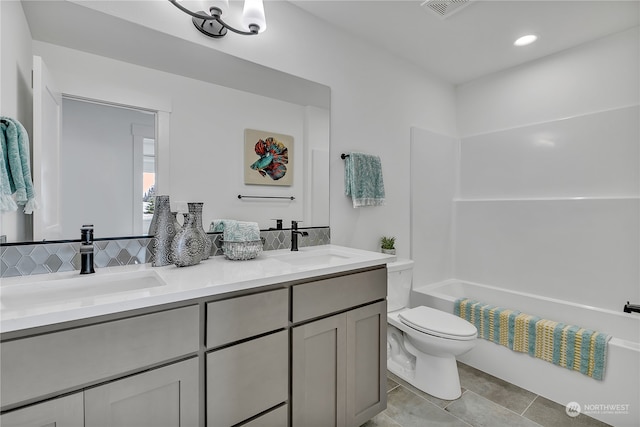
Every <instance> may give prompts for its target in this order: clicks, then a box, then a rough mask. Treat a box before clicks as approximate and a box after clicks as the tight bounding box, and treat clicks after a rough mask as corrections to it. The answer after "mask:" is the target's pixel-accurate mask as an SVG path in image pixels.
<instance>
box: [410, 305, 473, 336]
mask: <svg viewBox="0 0 640 427" xmlns="http://www.w3.org/2000/svg"><path fill="white" fill-rule="evenodd" d="M398 317H399V318H400V321H401V322H402V323H404V324H405V325H407V326H409V327H411V328H413V329H416V330H418V331H420V332H424V333H425V334H429V335H435V336H437V337H442V338H449V339H456V340H471V339H474V338H476V336H477V332H478V330H477V329H476V327H475V326H473V324H471V323H469V322H467V321H466V320H464V319H462V318H460V317H458V316H455V315H453V314H451V313H447V312H445V311H441V310H436V309H435V308H430V307H424V306H420V307H416V308H412V309H410V310H406V311H403V312H402V313H400V314H399V315H398Z"/></svg>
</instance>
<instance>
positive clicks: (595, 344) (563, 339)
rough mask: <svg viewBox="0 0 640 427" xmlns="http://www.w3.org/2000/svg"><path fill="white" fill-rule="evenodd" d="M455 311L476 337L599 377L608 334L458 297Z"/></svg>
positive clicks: (609, 336)
mask: <svg viewBox="0 0 640 427" xmlns="http://www.w3.org/2000/svg"><path fill="white" fill-rule="evenodd" d="M453 312H454V314H455V315H456V316H459V317H462V318H463V319H466V320H467V321H469V322H471V323H473V324H474V325H475V326H476V328H478V337H480V338H484V339H487V340H490V341H493V342H495V343H497V344H501V345H503V346H505V347H508V348H510V349H511V350H514V351H519V352H522V353H528V354H529V355H530V356H533V357H536V358H538V359H542V360H545V361H547V362H550V363H553V364H554V365H558V366H562V367H564V368H567V369H571V370H574V371H579V372H581V373H583V374H585V375H587V376H590V377H592V378H595V379H597V380H601V379H603V377H604V369H605V365H606V359H607V344H608V342H609V340H610V339H611V335H608V334H604V333H601V332H596V331H591V330H588V329H584V328H580V327H578V326H572V325H566V324H564V323H560V322H554V321H552V320H548V319H541V318H539V317H537V316H532V315H530V314H525V313H521V312H519V311H514V310H509V309H505V308H502V307H496V306H492V305H488V304H484V303H481V302H478V301H475V300H471V299H467V298H460V299H458V300H456V302H455V304H454V310H453Z"/></svg>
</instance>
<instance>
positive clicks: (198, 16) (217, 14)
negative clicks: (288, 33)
mask: <svg viewBox="0 0 640 427" xmlns="http://www.w3.org/2000/svg"><path fill="white" fill-rule="evenodd" d="M169 2H171V4H173V5H174V6H175V7H177V8H178V9H180V10H181V11H183V12H184V13H186V14H187V15H189V16H191V17H192V18H193V19H192V21H193V25H194V26H195V27H196V28H197V29H198V31H200V32H201V33H203V34H205V35H207V36H209V37H215V38H219V37H224V35H225V34H227V30H229V31H233V32H234V33H236V34H242V35H244V36H253V35H256V34H258V32H259V31H260V26H259V25H257V24H251V25H249V31H242V30H238V29H236V28H234V27H232V26H231V25H229V24H227V23H226V22H224V21H223V20H222V18H221V16H222V11H221V10H220V9H219V8H217V7H212V8H211V9H210V10H209V12H210V13H211V15H208V14H206V13H201V12H193V11H191V10H189V9H187V8H186V7H184V6H182V5H181V4H180V3H179V2H178V0H169ZM216 23H217V24H216Z"/></svg>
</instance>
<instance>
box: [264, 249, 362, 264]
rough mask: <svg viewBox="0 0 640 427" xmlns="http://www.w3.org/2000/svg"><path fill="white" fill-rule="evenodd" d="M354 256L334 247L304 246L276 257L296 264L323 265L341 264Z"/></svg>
mask: <svg viewBox="0 0 640 427" xmlns="http://www.w3.org/2000/svg"><path fill="white" fill-rule="evenodd" d="M354 256H355V254H351V253H348V252H345V251H339V250H336V249H333V248H329V249H327V248H320V249H316V248H315V247H308V248H302V249H300V251H293V252H286V253H283V254H278V255H276V256H275V257H274V258H275V259H277V260H279V261H282V262H285V263H287V264H291V265H294V266H313V265H316V266H323V265H332V264H339V263H342V262H344V261H347V260H348V259H350V258H353V257H354Z"/></svg>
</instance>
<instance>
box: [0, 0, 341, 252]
mask: <svg viewBox="0 0 640 427" xmlns="http://www.w3.org/2000/svg"><path fill="white" fill-rule="evenodd" d="M23 8H24V11H25V15H26V16H27V20H28V21H29V25H30V27H31V28H37V31H34V32H33V43H32V52H30V53H32V54H33V55H34V56H38V57H41V58H42V62H43V64H45V65H46V68H47V69H48V71H49V74H50V75H51V77H52V79H53V80H54V81H55V86H56V88H57V90H59V92H60V94H61V95H62V98H63V99H64V100H65V101H64V102H65V104H66V102H67V101H68V100H75V101H78V102H84V101H87V100H89V101H91V102H92V103H93V105H98V106H105V105H111V106H118V107H124V109H129V110H138V111H142V112H144V113H145V114H147V115H148V116H149V117H153V118H155V121H154V122H152V124H148V123H146V122H144V123H143V122H140V121H136V123H135V125H140V127H139V129H142V128H146V127H149V126H150V127H151V128H153V129H152V131H153V132H148V133H145V135H141V138H142V146H141V147H142V151H140V150H139V149H137V150H138V151H136V153H138V154H137V155H138V156H139V155H142V157H143V158H144V157H145V155H144V154H145V151H144V150H145V149H144V147H145V146H149V147H150V146H151V144H150V143H149V141H148V140H150V139H154V140H155V145H154V153H153V159H154V170H155V185H154V190H155V192H156V194H168V195H169V196H170V197H171V202H172V210H174V211H178V212H185V211H186V210H187V208H186V204H187V202H203V203H204V209H203V222H204V227H205V229H208V225H209V223H210V222H211V221H213V220H215V219H238V220H244V221H255V222H258V224H259V225H260V228H261V229H268V228H270V227H275V224H276V221H275V219H282V220H283V223H284V225H285V227H287V226H288V224H290V223H291V221H292V220H299V221H302V224H301V226H304V227H308V226H328V225H329V117H330V111H329V104H330V101H329V99H330V89H329V88H328V87H326V86H323V85H321V84H318V83H315V82H311V81H308V80H304V79H301V78H299V77H295V76H292V75H288V74H286V73H282V72H279V71H276V70H273V69H270V68H267V67H264V66H261V65H259V64H254V63H251V62H248V61H245V60H241V59H239V58H236V57H232V56H230V55H227V54H225V53H222V52H219V51H216V50H214V49H210V48H208V47H206V46H202V45H194V44H193V43H191V42H188V41H185V40H180V39H174V38H172V37H171V36H169V35H164V34H156V33H154V36H153V39H154V40H155V41H157V43H158V44H159V45H162V46H163V47H166V46H173V47H174V48H173V49H172V56H171V58H169V57H167V58H164V57H162V55H152V54H149V51H152V50H154V47H152V46H149V45H148V44H146V45H145V44H144V43H140V46H137V45H136V44H135V40H137V39H138V38H139V37H140V35H141V34H142V32H144V31H150V30H148V29H146V28H143V27H138V26H136V28H128V26H129V25H133V24H129V23H123V22H122V21H119V20H117V18H115V17H104V16H102V17H101V19H99V20H97V21H96V20H95V19H94V18H96V17H95V16H93V14H95V12H94V11H92V10H91V9H89V8H86V7H83V6H81V5H78V4H74V3H72V2H23ZM53 17H55V19H54V18H53ZM103 20H114V21H116V22H111V23H110V25H106V24H109V23H107V22H103ZM80 22H100V23H104V24H105V25H104V27H101V30H100V31H99V33H100V34H101V35H103V36H104V37H103V39H102V40H100V41H99V42H98V41H97V40H96V42H95V43H94V44H95V45H92V46H90V47H89V48H87V47H86V46H85V45H84V44H86V40H83V37H82V36H81V34H83V33H82V30H81V29H80V28H78V29H77V31H76V29H75V28H76V27H79V26H80V24H79V23H80ZM96 25H97V24H96ZM61 28H64V29H65V31H61ZM131 34H136V35H137V36H138V37H131ZM125 37H128V38H127V42H126V43H127V50H126V51H127V53H126V55H128V56H126V57H121V56H120V55H124V53H122V52H124V50H123V49H122V43H123V42H122V40H121V39H122V38H125ZM142 37H143V38H144V35H142ZM78 43H81V44H82V43H84V44H83V45H82V47H78V46H77V45H78ZM136 50H137V52H138V55H133V56H132V55H131V52H132V51H136ZM163 50H164V49H163ZM88 52H90V53H88ZM195 63H197V65H196V64H195ZM65 116H66V113H65V112H64V111H63V113H62V117H63V120H65ZM106 125H107V127H109V124H108V123H107V124H106ZM133 125H134V123H133V122H131V126H133ZM34 127H35V123H34ZM246 129H256V130H260V131H265V132H273V133H278V134H284V135H290V136H291V137H292V138H293V141H294V142H293V146H294V149H293V150H291V152H290V153H289V158H290V161H291V162H292V170H293V171H294V176H293V182H292V184H291V185H289V186H270V185H255V184H245V181H244V169H245V168H246V167H248V166H249V165H247V164H246V163H247V162H246V159H245V157H246V155H245V141H244V134H245V130H246ZM89 133H93V134H94V135H95V134H97V133H100V134H102V133H107V131H104V130H101V131H99V132H98V131H89ZM129 133H130V135H129V139H130V140H131V138H132V137H134V135H133V134H132V133H131V132H129ZM148 135H151V136H148ZM61 136H62V139H66V136H65V134H64V130H63V132H61ZM145 138H146V139H147V144H145V142H144V141H145ZM62 142H64V141H62ZM133 144H134V145H135V143H133ZM104 148H105V147H102V149H104ZM132 149H133V148H132ZM71 151H72V152H73V153H72V154H76V155H77V154H78V153H79V152H80V151H79V149H78V148H77V147H76V148H74V149H71ZM58 153H59V154H60V156H61V161H62V160H64V162H62V163H61V164H62V165H63V166H62V167H63V168H64V169H69V168H70V169H71V170H73V171H74V176H75V177H76V178H75V181H78V180H79V179H78V176H82V179H83V180H85V181H86V182H85V183H83V184H85V186H84V187H83V188H76V187H74V186H73V185H71V184H61V185H64V188H63V189H62V190H60V191H61V192H62V191H63V190H64V191H66V192H67V194H70V195H71V196H70V197H68V198H66V199H64V200H63V198H62V197H60V199H59V201H60V203H61V204H63V205H64V210H60V212H64V213H61V214H60V215H59V217H58V218H57V220H55V221H53V222H52V224H48V225H47V224H45V225H47V226H44V227H42V226H38V224H42V218H41V219H37V218H36V217H34V221H33V222H34V224H35V225H34V226H33V230H32V231H27V232H25V231H24V230H21V231H20V232H16V233H13V234H14V235H17V236H19V235H25V236H33V237H32V238H30V239H29V240H34V241H42V240H43V239H46V240H57V239H77V238H78V236H79V234H78V233H79V229H80V226H81V225H82V224H84V223H93V224H94V225H95V237H96V238H105V237H122V236H127V235H144V234H146V230H147V225H146V224H145V223H144V222H142V223H139V221H138V219H139V217H140V215H144V213H143V212H141V211H144V210H145V207H148V205H145V204H143V203H142V202H140V198H141V197H142V195H141V194H140V193H141V192H142V193H143V194H144V191H147V190H144V189H143V190H140V188H142V185H143V184H142V182H138V181H139V180H140V179H141V178H139V174H138V173H135V174H134V173H133V169H135V167H142V168H143V169H144V168H147V167H148V165H147V166H145V163H144V162H142V163H140V162H139V160H136V162H138V163H136V165H137V166H135V167H134V165H133V163H130V162H133V160H130V159H127V160H126V161H125V160H124V157H123V156H120V155H114V154H113V153H110V154H106V153H101V154H98V153H97V152H96V154H93V155H91V156H79V157H78V156H76V157H75V159H76V160H72V159H73V158H74V157H72V154H69V153H66V152H63V149H62V148H61V149H59V150H58ZM33 155H34V158H35V156H37V153H34V154H33ZM114 156H116V157H117V158H118V159H119V160H117V161H114V160H112V161H111V163H112V166H107V165H98V164H97V160H98V158H100V160H102V159H103V158H104V159H106V158H109V159H114V158H115V157H114ZM132 156H133V154H132ZM41 157H42V156H41ZM90 157H93V159H91V158H90ZM132 158H133V157H132ZM93 160H96V163H93V164H92V161H93ZM114 162H115V163H116V166H117V167H115V166H113V164H114ZM65 164H66V165H65ZM126 165H128V166H126ZM80 166H82V168H83V170H82V171H80ZM125 168H127V169H129V170H128V171H127V172H126V174H125V173H124V172H123V170H124V169H125ZM88 170H90V171H88ZM123 175H127V176H129V181H130V183H129V184H124V183H123V182H122V181H120V179H121V178H123ZM46 184H47V183H46V182H45V183H44V184H43V186H47V185H46ZM75 184H77V182H75ZM87 187H88V188H90V189H91V190H87V189H86V188H87ZM112 192H113V193H114V194H119V195H120V196H122V200H120V201H118V202H116V201H111V202H109V203H110V204H109V205H108V207H105V206H104V205H103V206H99V205H98V201H97V200H91V201H90V200H89V199H88V198H87V197H88V196H87V193H91V194H92V195H98V196H99V195H102V198H103V199H105V201H106V200H107V195H109V197H110V195H111V194H110V193H112ZM54 194H57V193H56V192H55V191H54V192H53V194H51V192H43V194H41V197H42V198H43V200H45V199H49V200H51V199H52V198H53V197H55V196H54ZM238 195H249V196H264V197H274V196H276V197H283V198H282V199H271V198H264V199H261V198H258V199H253V198H242V199H239V198H238ZM290 197H293V198H294V199H293V200H292V199H291V198H290ZM97 198H98V199H100V197H97ZM116 203H118V204H120V203H121V204H123V205H125V204H128V205H129V206H130V208H131V209H132V210H133V211H132V212H133V213H129V211H128V210H127V214H124V213H117V214H115V210H114V208H113V206H114V205H115V204H116ZM46 205H49V206H52V205H53V203H49V204H45V206H46ZM67 208H69V209H70V210H71V211H72V212H73V214H67V213H66V212H67ZM134 208H135V209H134ZM38 213H39V214H40V215H42V216H44V217H47V218H51V215H49V213H47V211H46V209H43V210H41V211H40V212H38ZM116 216H117V218H118V221H111V219H113V218H114V217H116ZM124 216H128V219H126V220H125V219H122V218H121V217H124ZM101 217H104V222H102V225H101V221H103V220H102V219H101ZM179 217H180V216H179ZM132 218H134V219H135V218H138V219H135V220H133V219H132ZM45 219H46V218H45ZM121 219H122V220H121ZM116 222H118V223H120V222H121V223H123V224H124V223H126V225H124V226H123V227H122V228H112V227H111V225H114V224H115V223H116ZM63 223H64V224H63ZM66 223H69V224H66ZM3 225H4V223H3ZM20 226H21V224H20V223H19V225H18V227H20ZM30 226H31V224H29V221H27V223H26V224H25V227H30ZM51 230H55V232H52V233H49V232H50V231H51ZM6 234H8V235H10V236H11V234H12V233H6ZM11 241H15V240H11V237H10V240H9V242H11Z"/></svg>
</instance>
